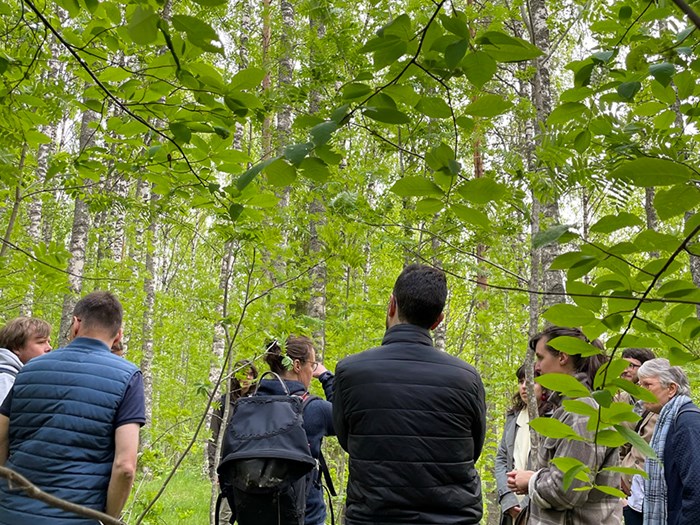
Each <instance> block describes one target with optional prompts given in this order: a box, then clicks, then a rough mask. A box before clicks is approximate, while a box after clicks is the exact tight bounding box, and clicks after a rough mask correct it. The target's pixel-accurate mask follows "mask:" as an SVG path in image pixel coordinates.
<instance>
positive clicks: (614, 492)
mask: <svg viewBox="0 0 700 525" xmlns="http://www.w3.org/2000/svg"><path fill="white" fill-rule="evenodd" d="M603 470H605V469H603ZM595 489H596V490H599V491H600V492H603V493H605V494H608V495H610V496H613V497H615V498H618V499H625V498H626V497H627V494H625V493H624V492H622V491H621V490H620V489H618V488H615V487H609V486H608V485H595Z"/></svg>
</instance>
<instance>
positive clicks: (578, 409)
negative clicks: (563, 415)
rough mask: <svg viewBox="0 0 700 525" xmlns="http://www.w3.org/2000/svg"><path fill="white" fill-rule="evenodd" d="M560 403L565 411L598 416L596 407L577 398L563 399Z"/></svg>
mask: <svg viewBox="0 0 700 525" xmlns="http://www.w3.org/2000/svg"><path fill="white" fill-rule="evenodd" d="M561 404H562V406H563V407H564V408H565V409H566V411H567V412H571V413H573V414H580V415H582V416H586V417H588V418H596V419H597V418H598V409H597V408H596V407H595V406H593V405H589V404H588V403H586V402H585V401H579V400H578V399H565V400H564V401H562V403H561Z"/></svg>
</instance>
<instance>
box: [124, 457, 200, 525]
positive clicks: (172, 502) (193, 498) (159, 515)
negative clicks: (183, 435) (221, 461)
mask: <svg viewBox="0 0 700 525" xmlns="http://www.w3.org/2000/svg"><path fill="white" fill-rule="evenodd" d="M164 480H165V476H163V477H162V478H159V479H153V480H143V479H140V480H138V479H137V481H136V483H135V485H134V490H133V491H132V494H131V498H130V499H129V501H128V502H127V504H126V507H125V510H124V518H123V519H124V521H125V522H126V523H135V522H136V518H138V516H139V515H140V514H141V513H142V512H143V510H144V509H145V508H146V505H148V503H149V502H150V501H151V500H152V499H153V498H154V497H155V496H156V494H157V493H158V491H159V490H160V488H161V486H162V485H163V482H164ZM210 495H211V484H210V483H209V480H208V479H207V478H205V477H204V476H202V475H201V474H200V473H199V472H194V471H188V470H183V471H178V472H177V473H176V474H175V476H174V477H173V479H172V480H171V481H170V483H169V484H168V486H167V487H166V488H165V492H164V493H163V494H162V495H161V496H160V498H159V499H158V501H157V502H156V503H155V505H154V506H153V507H152V508H151V510H150V511H149V513H148V515H147V516H146V518H145V519H144V520H143V522H142V523H143V525H208V523H209V498H210Z"/></svg>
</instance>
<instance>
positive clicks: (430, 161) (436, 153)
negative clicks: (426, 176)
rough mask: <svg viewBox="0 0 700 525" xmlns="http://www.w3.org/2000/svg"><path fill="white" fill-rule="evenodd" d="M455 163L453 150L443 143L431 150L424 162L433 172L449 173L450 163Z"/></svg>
mask: <svg viewBox="0 0 700 525" xmlns="http://www.w3.org/2000/svg"><path fill="white" fill-rule="evenodd" d="M453 161H455V152H454V150H453V149H452V148H451V147H450V146H448V145H447V144H445V143H441V144H440V145H439V146H436V147H434V148H433V149H431V150H430V151H429V152H428V153H427V155H426V156H425V162H426V164H427V165H428V167H429V168H430V169H431V170H433V171H446V172H450V163H451V162H453Z"/></svg>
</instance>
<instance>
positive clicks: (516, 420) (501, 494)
mask: <svg viewBox="0 0 700 525" xmlns="http://www.w3.org/2000/svg"><path fill="white" fill-rule="evenodd" d="M515 375H516V376H517V378H518V391H517V392H516V393H515V395H514V396H513V406H512V407H511V408H510V410H508V412H507V413H506V424H505V427H504V429H503V436H502V437H501V443H500V445H499V446H498V452H497V453H496V466H495V468H496V485H497V487H498V500H499V504H500V505H501V525H511V524H512V523H513V522H514V520H515V518H516V517H517V515H518V514H519V513H520V510H521V507H522V504H523V500H524V499H525V495H524V494H515V493H513V492H512V491H511V490H510V489H509V488H508V484H507V479H508V472H510V471H511V470H513V469H516V470H524V469H527V468H528V466H529V461H528V458H529V455H530V427H529V426H528V424H529V422H530V416H529V414H528V412H527V388H526V386H527V385H526V383H525V365H521V366H520V368H518V370H517V372H516V373H515ZM534 389H535V396H536V397H537V401H538V413H539V415H540V416H544V415H548V414H549V413H551V410H552V406H551V404H550V403H549V402H548V398H549V396H550V394H551V392H549V391H548V390H546V389H544V388H542V385H540V384H539V383H535V385H534Z"/></svg>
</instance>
